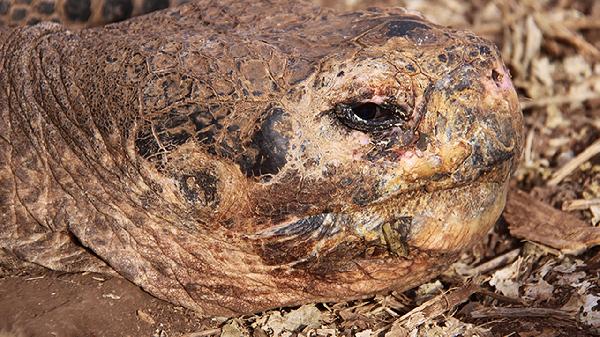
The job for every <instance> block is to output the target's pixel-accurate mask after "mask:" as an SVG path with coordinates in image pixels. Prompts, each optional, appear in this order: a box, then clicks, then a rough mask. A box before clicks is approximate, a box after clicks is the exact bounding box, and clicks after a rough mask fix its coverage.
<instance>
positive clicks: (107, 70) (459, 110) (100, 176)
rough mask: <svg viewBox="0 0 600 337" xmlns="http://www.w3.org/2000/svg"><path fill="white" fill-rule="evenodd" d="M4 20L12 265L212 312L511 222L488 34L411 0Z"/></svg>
mask: <svg viewBox="0 0 600 337" xmlns="http://www.w3.org/2000/svg"><path fill="white" fill-rule="evenodd" d="M0 29H1V30H0V31H1V35H0V46H1V49H0V89H1V90H0V134H1V137H0V217H1V219H0V246H1V247H2V251H3V255H2V256H4V258H5V259H7V258H13V259H14V258H15V257H16V258H18V259H19V260H21V261H24V262H29V263H35V264H39V265H42V266H44V267H47V268H50V269H55V270H63V271H73V272H74V271H99V272H105V273H115V272H116V273H118V274H120V275H122V276H123V277H125V278H127V279H129V280H130V281H132V282H134V283H135V284H138V285H139V286H141V287H142V288H143V289H145V290H146V291H148V292H150V293H151V294H153V295H155V296H157V297H159V298H161V299H164V300H167V301H170V302H173V303H176V304H179V305H182V306H185V307H188V308H192V309H194V310H197V311H198V312H199V313H201V314H204V315H219V316H232V315H238V314H244V313H251V312H256V311H261V310H265V309H268V308H272V307H278V306H287V305H296V304H300V303H306V302H314V301H339V300H348V299H355V298H362V297H365V296H369V295H372V294H374V293H378V292H385V291H389V290H391V289H395V290H405V289H409V288H411V287H414V286H416V285H418V284H420V283H423V282H425V281H427V280H429V279H431V278H433V277H435V276H436V275H437V274H439V273H440V272H441V271H442V270H443V269H445V268H446V267H447V265H448V264H449V263H451V262H452V261H454V260H456V259H457V258H458V256H459V254H460V253H461V252H462V251H464V250H465V249H467V248H469V247H470V246H471V245H472V244H473V243H474V242H476V241H478V240H481V238H482V237H483V236H484V235H485V234H486V232H487V231H488V230H489V229H490V227H491V226H492V225H493V224H494V222H495V221H496V219H497V218H498V217H499V215H500V213H501V211H502V209H503V207H504V202H505V197H506V190H507V180H508V178H509V176H510V173H511V171H512V169H513V168H514V167H515V163H516V161H517V160H518V157H519V155H520V151H521V146H522V116H521V112H520V110H519V105H518V100H517V96H516V93H515V91H514V89H513V86H512V84H511V82H510V79H509V75H508V73H507V70H506V68H505V66H504V65H503V63H502V61H501V60H500V56H499V52H498V50H497V49H496V48H495V47H494V46H493V44H492V43H490V42H488V41H486V40H484V39H481V38H479V37H476V36H474V35H473V34H472V33H469V32H464V31H457V30H453V29H448V28H444V27H440V26H437V25H434V24H431V23H429V22H428V21H426V20H425V19H423V18H422V17H421V16H419V15H418V14H416V13H411V12H407V11H405V10H403V9H399V8H390V9H372V10H368V11H362V12H348V13H344V12H332V11H329V10H325V9H320V8H318V7H314V6H312V5H310V4H308V3H305V2H298V1H253V2H251V3H244V4H241V3H237V2H233V1H218V2H216V1H194V2H191V3H188V4H185V5H182V6H179V7H173V8H169V9H166V10H163V11H159V12H154V13H151V14H148V15H145V16H140V17H136V18H133V19H130V20H128V21H123V22H121V23H117V24H112V25H109V26H106V27H99V28H93V29H84V30H81V31H76V32H75V31H70V30H68V29H67V28H65V27H64V26H61V25H59V24H56V23H42V24H38V25H35V26H32V27H20V28H11V29H9V28H6V27H5V28H0Z"/></svg>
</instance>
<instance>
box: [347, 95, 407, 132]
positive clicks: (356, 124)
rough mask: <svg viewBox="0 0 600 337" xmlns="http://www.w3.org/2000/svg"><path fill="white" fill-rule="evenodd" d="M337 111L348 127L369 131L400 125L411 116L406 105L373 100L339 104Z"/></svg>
mask: <svg viewBox="0 0 600 337" xmlns="http://www.w3.org/2000/svg"><path fill="white" fill-rule="evenodd" d="M335 111H336V115H337V117H338V118H339V119H340V120H341V122H342V123H343V124H344V125H346V126H347V127H349V128H351V129H355V130H360V131H367V132H368V131H378V130H385V129H388V128H391V127H394V126H400V125H402V124H403V123H404V122H406V120H407V119H408V117H409V113H408V109H407V108H406V107H403V106H399V105H394V104H376V103H373V102H364V103H358V104H338V105H337V106H336V109H335Z"/></svg>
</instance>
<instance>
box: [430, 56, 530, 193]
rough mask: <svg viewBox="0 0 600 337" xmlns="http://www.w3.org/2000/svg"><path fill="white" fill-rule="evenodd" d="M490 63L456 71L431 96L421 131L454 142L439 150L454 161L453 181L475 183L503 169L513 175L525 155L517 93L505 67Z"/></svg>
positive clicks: (450, 170) (449, 170)
mask: <svg viewBox="0 0 600 337" xmlns="http://www.w3.org/2000/svg"><path fill="white" fill-rule="evenodd" d="M488 63H489V66H485V67H482V66H481V65H479V66H474V65H471V64H467V65H464V66H462V67H459V68H457V69H455V70H454V71H453V72H451V73H449V74H448V75H447V76H445V77H443V78H442V79H440V80H439V81H437V82H436V83H435V84H434V86H435V89H434V90H431V91H430V92H431V94H430V96H429V97H428V103H427V112H426V114H425V118H424V121H423V123H422V125H421V127H420V131H421V132H422V133H425V134H428V135H430V136H431V138H432V140H431V142H432V144H449V146H447V147H448V148H442V149H438V150H437V151H435V152H437V155H438V156H439V157H440V158H442V160H441V161H442V162H445V163H450V164H449V165H448V167H447V170H446V172H445V173H447V174H450V175H451V176H452V178H453V180H454V181H465V182H467V181H473V180H476V179H477V178H478V177H480V176H481V175H482V174H484V173H486V172H489V171H491V170H494V169H497V168H499V167H506V169H507V171H508V172H510V171H511V170H514V168H515V167H516V162H517V160H518V159H519V157H520V154H521V147H522V143H523V141H522V139H523V135H522V134H523V116H522V113H521V110H520V108H519V103H518V98H517V94H516V92H515V89H514V87H513V85H512V83H511V81H510V75H509V74H508V71H507V70H506V68H505V67H504V65H503V64H502V63H501V62H500V61H499V60H498V61H496V62H488ZM434 148H435V147H434ZM508 172H507V173H508Z"/></svg>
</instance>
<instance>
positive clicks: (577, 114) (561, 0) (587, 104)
mask: <svg viewBox="0 0 600 337" xmlns="http://www.w3.org/2000/svg"><path fill="white" fill-rule="evenodd" d="M323 3H325V4H326V5H328V6H335V7H345V8H347V7H366V6H370V5H402V6H407V7H409V8H412V9H416V10H419V11H421V12H424V13H425V14H426V16H428V17H429V18H430V19H432V20H433V21H435V22H438V23H440V24H444V25H451V26H455V27H460V28H468V29H471V30H473V31H475V32H476V33H478V34H480V35H483V36H486V37H488V38H489V39H491V40H493V41H494V42H496V43H497V44H498V46H499V47H500V49H501V50H502V52H503V56H504V59H505V61H506V63H507V64H508V66H509V67H510V69H511V73H512V75H513V81H514V83H515V86H516V87H517V89H518V92H519V94H520V97H521V101H522V106H523V108H524V115H525V120H526V130H525V132H526V139H527V141H526V147H525V151H524V156H523V161H522V165H521V167H520V168H519V169H518V171H517V172H516V174H515V178H514V180H513V190H512V192H511V195H510V198H509V203H508V205H507V209H506V212H505V214H504V215H503V217H502V218H501V219H500V221H499V222H498V224H497V226H496V228H495V230H494V231H493V232H492V233H490V234H489V236H488V238H487V239H486V240H485V241H484V242H482V243H481V244H479V245H478V246H477V247H475V248H474V249H473V250H472V251H471V252H469V253H468V254H465V255H464V256H463V259H462V260H461V261H460V262H459V263H457V264H455V265H453V266H450V268H449V269H448V271H447V272H446V273H445V274H444V275H442V276H441V277H439V278H438V279H437V280H435V281H433V282H430V283H428V284H426V285H424V286H422V287H420V288H418V289H414V290H412V291H408V292H406V293H401V294H399V293H392V294H384V295H380V296H376V297H374V298H371V299H368V300H364V301H354V302H350V303H328V304H316V305H306V306H303V307H300V308H286V309H281V310H272V311H269V312H265V313H262V314H260V315H254V316H249V317H248V316H245V317H239V318H235V319H232V320H228V321H223V320H218V319H213V320H203V319H201V318H199V317H196V315H195V314H194V313H192V312H189V311H187V310H184V309H182V308H178V307H174V306H172V305H169V304H167V303H165V302H162V301H160V300H157V299H154V298H152V297H151V296H149V295H147V294H146V293H144V292H142V291H141V290H139V289H138V288H137V287H135V286H133V285H131V284H130V283H128V282H126V281H124V280H122V279H119V278H111V277H107V276H101V275H94V274H85V275H81V274H75V275H70V274H58V273H51V272H47V271H43V270H39V269H32V270H31V271H29V272H28V273H25V274H16V275H12V276H10V277H7V278H4V279H0V330H1V329H4V330H5V331H8V332H10V333H14V334H16V335H21V336H161V337H163V336H181V335H185V336H188V337H191V336H195V337H199V336H217V335H222V336H239V335H246V336H273V335H278V336H279V335H281V336H334V335H337V336H339V335H344V336H350V335H356V336H361V337H366V336H401V335H406V334H410V335H411V336H449V335H462V336H506V335H511V336H546V337H551V336H589V335H594V334H598V332H600V302H599V301H600V284H599V281H598V277H599V275H600V249H598V248H597V247H595V246H596V245H598V244H600V228H598V227H596V226H598V224H599V223H600V155H599V153H600V51H599V49H600V2H599V1H594V0H553V1H534V0H520V1H519V0H471V1H458V0H447V1H442V0H430V1H418V0H406V1H392V0H387V1H386V0H346V2H334V1H330V0H324V1H323ZM519 191H522V192H519ZM0 336H2V335H1V334H0Z"/></svg>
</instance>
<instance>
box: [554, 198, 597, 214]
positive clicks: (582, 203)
mask: <svg viewBox="0 0 600 337" xmlns="http://www.w3.org/2000/svg"><path fill="white" fill-rule="evenodd" d="M592 206H600V198H596V199H575V200H567V201H565V202H564V203H563V204H562V210H563V211H567V212H570V211H580V210H584V209H588V208H590V207H592Z"/></svg>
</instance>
